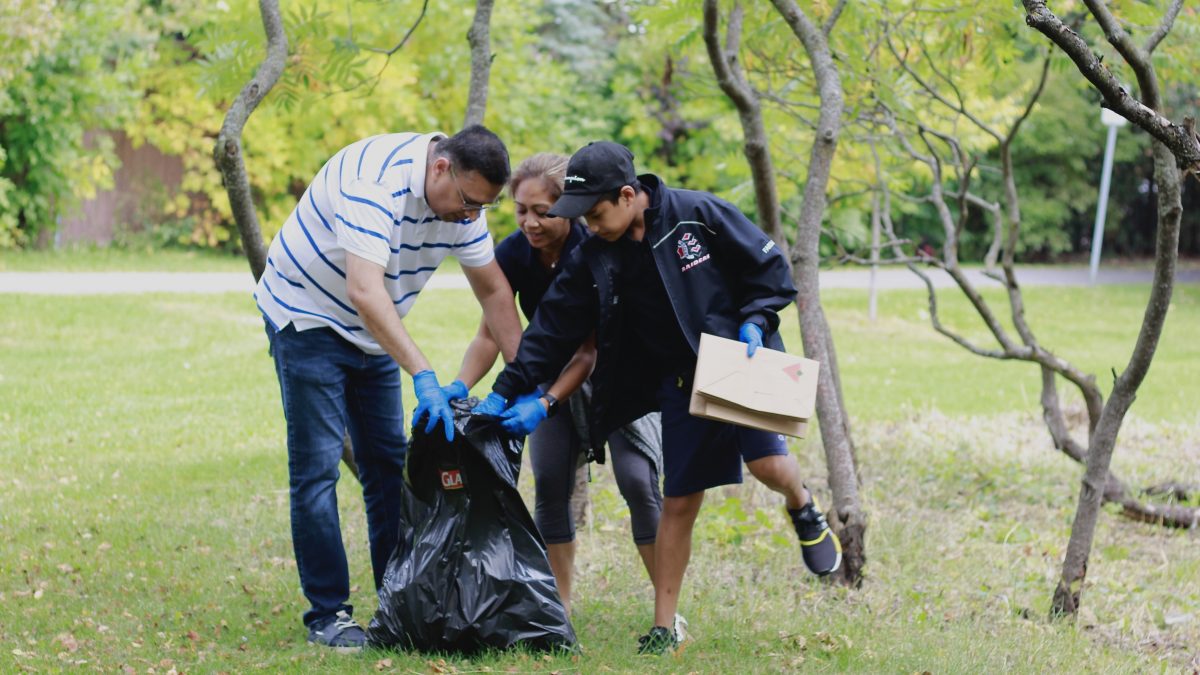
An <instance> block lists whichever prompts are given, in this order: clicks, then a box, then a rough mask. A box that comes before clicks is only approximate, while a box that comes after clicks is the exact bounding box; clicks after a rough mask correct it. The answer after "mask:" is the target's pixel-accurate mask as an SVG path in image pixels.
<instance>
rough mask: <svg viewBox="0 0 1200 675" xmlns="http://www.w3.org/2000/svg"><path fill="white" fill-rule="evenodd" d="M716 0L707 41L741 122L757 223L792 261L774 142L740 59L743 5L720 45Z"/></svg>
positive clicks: (709, 9)
mask: <svg viewBox="0 0 1200 675" xmlns="http://www.w3.org/2000/svg"><path fill="white" fill-rule="evenodd" d="M718 22H719V17H718V15H717V2H716V0H705V2H704V42H705V45H706V47H707V48H708V59H709V61H710V62H711V63H712V66H713V72H714V73H715V74H716V76H717V84H719V85H720V87H721V91H723V92H725V95H726V96H728V97H729V100H731V101H733V104H734V106H735V107H736V108H737V111H738V118H739V119H740V120H741V123H742V136H743V138H744V142H743V146H742V150H743V152H744V153H745V154H746V163H747V164H749V166H750V175H751V177H752V179H753V182H754V205H755V208H757V210H758V224H759V227H761V228H762V229H763V230H764V231H765V232H766V233H767V235H768V236H769V237H771V240H772V241H774V242H775V245H776V246H778V247H779V250H780V252H781V253H783V256H784V258H785V259H786V260H788V262H789V263H790V262H791V255H790V252H789V249H790V246H789V245H788V240H787V237H786V236H785V235H784V232H783V219H782V218H781V216H780V209H779V192H778V190H777V189H776V187H775V167H774V164H773V163H772V161H771V146H770V143H769V142H768V140H767V130H766V127H765V126H764V125H763V119H762V105H761V103H760V102H759V98H758V93H757V92H756V91H754V89H753V88H752V87H751V86H750V83H749V82H747V81H746V77H745V74H744V73H743V72H742V68H741V66H740V65H739V63H738V45H739V43H740V41H741V31H742V6H741V5H740V4H737V3H735V4H734V6H733V11H732V12H730V13H729V25H728V28H727V30H726V38H725V48H724V49H722V48H721V40H720V37H719V36H718V35H717V24H718Z"/></svg>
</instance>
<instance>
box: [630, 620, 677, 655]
mask: <svg viewBox="0 0 1200 675" xmlns="http://www.w3.org/2000/svg"><path fill="white" fill-rule="evenodd" d="M677 647H679V640H678V639H677V638H676V637H675V631H673V630H671V629H670V628H667V627H666V626H655V627H654V628H651V629H650V632H649V633H646V634H645V635H643V636H641V637H640V638H638V650H637V653H638V655H639V656H662V655H663V654H673V653H675V649H676V648H677Z"/></svg>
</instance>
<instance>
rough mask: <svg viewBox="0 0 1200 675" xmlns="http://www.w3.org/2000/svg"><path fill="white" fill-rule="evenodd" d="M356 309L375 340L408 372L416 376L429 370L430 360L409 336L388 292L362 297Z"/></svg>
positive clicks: (381, 290)
mask: <svg viewBox="0 0 1200 675" xmlns="http://www.w3.org/2000/svg"><path fill="white" fill-rule="evenodd" d="M355 309H357V310H358V315H359V316H360V317H361V318H362V320H363V323H364V324H366V326H367V330H368V331H370V333H371V337H373V338H375V341H376V342H378V343H379V346H380V347H383V350H384V351H385V352H387V353H388V355H389V356H391V357H392V358H393V359H395V361H396V363H398V364H400V367H401V368H403V369H404V371H405V372H406V373H408V374H409V375H413V374H416V373H419V372H421V371H422V370H428V369H429V367H430V366H429V360H428V359H426V358H425V355H424V354H422V353H421V349H420V347H418V346H417V343H416V342H413V339H412V337H411V336H410V335H409V334H408V329H406V328H405V327H404V322H403V321H401V320H400V315H399V314H397V313H396V308H395V306H394V305H393V304H392V299H391V298H389V297H388V295H387V292H386V291H384V290H383V289H382V288H380V289H379V292H378V293H374V292H372V293H369V294H368V295H367V296H366V297H365V298H358V302H356V303H355Z"/></svg>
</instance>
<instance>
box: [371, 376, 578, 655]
mask: <svg viewBox="0 0 1200 675" xmlns="http://www.w3.org/2000/svg"><path fill="white" fill-rule="evenodd" d="M475 403H476V401H475V400H474V399H466V400H456V401H454V402H452V403H451V406H452V407H453V408H454V425H455V428H456V430H457V432H458V433H456V434H455V437H454V440H453V441H451V442H447V441H446V438H445V435H444V434H443V433H442V431H441V430H440V429H435V430H434V432H433V433H432V434H425V433H423V432H421V430H420V429H417V430H414V431H413V439H412V443H411V444H410V446H409V451H408V460H407V464H406V467H405V477H406V485H405V489H404V490H403V494H401V495H399V498H400V508H401V524H400V537H399V543H398V544H397V546H396V550H395V551H393V553H392V556H391V559H390V560H389V561H388V566H387V570H386V572H385V573H384V576H383V586H382V588H380V589H379V609H378V610H377V611H376V613H375V616H374V618H372V619H371V623H370V625H369V626H368V629H367V639H368V641H369V643H370V644H371V645H372V646H374V647H384V648H394V649H405V650H418V651H440V652H455V653H461V654H473V653H476V652H479V651H481V650H484V649H488V648H492V649H507V648H509V647H512V646H515V645H517V644H521V645H524V646H525V647H527V648H530V649H535V650H547V651H548V650H553V649H557V648H567V649H571V648H574V646H575V645H576V637H575V630H574V628H572V626H571V621H570V619H569V618H568V617H567V613H566V610H565V609H564V608H563V604H562V600H561V599H560V598H559V596H558V589H557V588H556V587H555V585H554V575H553V573H552V572H551V571H550V561H549V559H548V558H547V557H546V546H545V544H544V543H543V542H542V539H541V537H540V536H539V535H538V532H537V528H536V526H535V525H534V523H533V518H532V517H530V515H529V510H528V509H527V508H526V507H525V503H524V502H523V501H522V500H521V495H520V494H519V493H518V492H517V478H518V476H519V472H520V468H521V446H522V439H518V438H512V437H511V436H509V435H508V434H506V433H505V432H504V431H503V430H502V429H501V428H500V425H499V423H498V421H497V420H496V419H495V418H492V417H487V416H472V415H471V414H470V410H471V408H472V407H474V405H475Z"/></svg>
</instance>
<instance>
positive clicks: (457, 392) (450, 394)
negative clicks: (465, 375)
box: [442, 380, 471, 401]
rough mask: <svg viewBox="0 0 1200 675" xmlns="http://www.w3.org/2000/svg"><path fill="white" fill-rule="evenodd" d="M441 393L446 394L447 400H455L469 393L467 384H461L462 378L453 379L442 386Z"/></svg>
mask: <svg viewBox="0 0 1200 675" xmlns="http://www.w3.org/2000/svg"><path fill="white" fill-rule="evenodd" d="M442 393H443V394H445V395H446V400H447V401H457V400H458V399H460V398H466V397H468V396H470V395H471V392H470V390H468V389H467V385H465V384H463V381H462V380H455V381H453V382H451V383H450V384H448V385H446V386H444V387H442Z"/></svg>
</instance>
